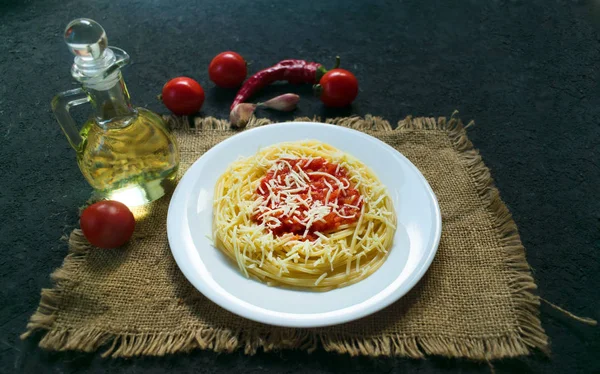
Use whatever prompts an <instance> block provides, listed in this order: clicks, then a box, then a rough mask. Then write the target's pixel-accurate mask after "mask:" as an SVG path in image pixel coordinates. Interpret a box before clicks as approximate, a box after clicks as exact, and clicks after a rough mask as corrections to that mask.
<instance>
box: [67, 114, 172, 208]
mask: <svg viewBox="0 0 600 374" xmlns="http://www.w3.org/2000/svg"><path fill="white" fill-rule="evenodd" d="M136 111H137V115H136V116H135V118H134V119H133V120H131V121H130V122H129V123H127V124H126V125H124V126H123V125H122V124H119V123H117V124H115V123H112V124H111V126H110V127H108V128H103V127H101V126H99V125H98V124H97V123H96V121H95V120H93V119H92V120H89V121H88V122H86V123H85V125H84V126H83V128H82V130H81V137H82V139H83V141H82V143H81V146H80V147H79V148H80V149H78V151H77V162H78V164H79V168H80V169H81V172H82V174H83V176H84V177H85V179H86V180H87V181H88V182H89V184H90V185H91V186H92V187H93V188H94V189H95V190H96V193H97V194H99V195H101V196H102V197H107V198H114V197H115V196H117V197H118V194H119V192H120V191H121V192H122V191H127V190H135V189H137V190H139V191H138V192H137V193H136V192H135V191H132V194H131V196H129V199H130V200H131V199H133V200H136V199H137V200H140V199H141V201H137V203H145V202H148V201H152V200H155V199H157V198H159V197H161V196H162V195H163V194H164V192H165V191H166V190H168V189H169V188H170V187H172V183H171V182H172V181H173V180H174V179H175V176H176V173H177V168H178V165H179V152H178V150H177V146H176V143H175V140H174V139H173V136H172V135H171V134H170V132H169V130H168V129H167V128H166V127H165V126H164V123H163V121H162V119H161V118H160V117H158V116H157V115H156V114H154V113H152V112H151V111H148V110H146V109H143V108H137V109H136ZM126 202H127V201H126ZM129 202H130V203H132V204H135V205H137V204H136V201H129Z"/></svg>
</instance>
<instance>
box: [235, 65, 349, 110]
mask: <svg viewBox="0 0 600 374" xmlns="http://www.w3.org/2000/svg"><path fill="white" fill-rule="evenodd" d="M339 61H340V59H339V57H336V66H335V67H337V66H338V65H339V63H340V62H339ZM325 73H327V69H325V68H324V67H323V65H321V64H319V63H317V62H307V61H304V60H283V61H281V62H279V63H277V64H275V65H273V66H271V67H269V68H266V69H264V70H261V71H259V72H258V73H256V74H254V75H253V76H251V77H250V78H248V80H247V81H246V82H245V83H244V85H243V86H242V88H240V90H239V91H238V93H237V95H236V97H235V99H234V100H233V104H231V110H233V108H235V107H236V105H238V104H240V103H243V102H244V101H246V100H247V99H248V98H250V96H252V95H254V94H255V93H256V92H257V91H259V90H260V89H262V88H264V87H265V86H268V85H269V84H271V83H273V82H276V81H288V82H289V83H295V84H299V83H311V84H315V83H319V80H321V77H322V76H323V75H324V74H325Z"/></svg>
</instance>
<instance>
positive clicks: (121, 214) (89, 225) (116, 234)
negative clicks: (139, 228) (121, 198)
mask: <svg viewBox="0 0 600 374" xmlns="http://www.w3.org/2000/svg"><path fill="white" fill-rule="evenodd" d="M79 221H80V224H81V230H82V231H83V235H85V237H86V238H87V240H88V241H89V242H90V243H92V245H94V246H96V247H100V248H106V249H109V248H117V247H120V246H122V245H123V244H125V243H126V242H127V241H128V240H129V239H130V238H131V235H132V234H133V230H134V229H135V218H133V214H132V213H131V211H130V210H129V208H127V205H125V204H123V203H120V202H118V201H112V200H108V201H100V202H98V203H95V204H92V205H90V206H88V207H87V208H85V210H84V211H83V213H82V214H81V218H80V220H79Z"/></svg>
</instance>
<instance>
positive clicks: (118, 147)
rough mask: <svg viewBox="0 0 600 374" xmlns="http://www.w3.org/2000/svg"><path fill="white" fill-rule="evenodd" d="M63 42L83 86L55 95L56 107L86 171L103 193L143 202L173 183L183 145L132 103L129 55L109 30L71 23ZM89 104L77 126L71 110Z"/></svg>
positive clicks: (87, 22) (131, 202) (84, 21)
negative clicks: (111, 42)
mask: <svg viewBox="0 0 600 374" xmlns="http://www.w3.org/2000/svg"><path fill="white" fill-rule="evenodd" d="M64 38H65V42H66V43H67V45H68V47H69V49H70V51H71V52H72V53H73V54H74V55H75V61H74V63H73V66H72V68H71V74H72V76H73V78H75V79H76V80H77V81H78V82H80V83H81V84H82V87H81V88H77V89H74V90H70V91H65V92H62V93H60V94H58V95H57V96H56V97H55V98H54V99H53V100H52V110H53V112H54V115H55V117H56V119H57V120H58V123H59V124H60V126H61V128H62V130H63V132H64V133H65V135H66V136H67V139H68V141H69V143H70V144H71V146H72V147H73V149H75V152H76V153H77V163H78V164H79V169H80V170H81V172H82V174H83V176H84V177H85V179H86V180H87V181H88V183H89V184H90V185H91V186H92V187H93V188H94V190H95V195H96V196H97V197H100V198H106V199H111V200H118V201H122V202H123V203H125V204H127V205H129V206H137V205H143V204H145V203H148V202H151V201H153V200H156V199H158V198H160V197H162V196H163V195H164V194H165V193H166V192H167V191H168V190H169V189H171V188H172V187H173V184H174V180H175V177H176V173H177V168H178V166H179V149H178V146H177V143H176V141H175V138H174V136H173V135H172V134H171V133H170V131H169V129H168V128H167V125H166V123H165V122H164V121H163V119H162V118H161V117H160V116H158V115H157V114H155V113H153V112H151V111H149V110H147V109H144V108H134V107H133V106H132V105H131V103H130V98H129V93H128V92H127V87H126V86H125V82H124V81H123V77H122V75H121V70H120V69H121V68H122V67H123V66H125V65H127V63H129V60H130V59H129V55H128V54H127V53H126V52H125V51H123V50H121V49H119V48H115V47H108V40H107V37H106V33H105V31H104V29H103V28H102V26H100V25H99V24H98V23H96V22H95V21H93V20H90V19H85V18H80V19H76V20H74V21H72V22H71V23H69V25H68V26H67V28H66V30H65V35H64ZM86 103H90V104H91V106H92V108H93V113H92V115H91V116H90V119H89V120H88V121H87V122H86V123H85V124H84V125H83V126H82V128H81V129H80V130H79V129H77V127H76V125H75V121H74V120H73V118H72V117H71V115H70V114H69V109H70V108H72V107H73V106H77V105H82V104H86Z"/></svg>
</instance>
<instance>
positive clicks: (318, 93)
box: [313, 84, 323, 97]
mask: <svg viewBox="0 0 600 374" xmlns="http://www.w3.org/2000/svg"><path fill="white" fill-rule="evenodd" d="M322 93H323V86H321V85H320V84H315V85H314V86H313V94H314V95H315V96H316V97H321V94H322Z"/></svg>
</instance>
